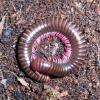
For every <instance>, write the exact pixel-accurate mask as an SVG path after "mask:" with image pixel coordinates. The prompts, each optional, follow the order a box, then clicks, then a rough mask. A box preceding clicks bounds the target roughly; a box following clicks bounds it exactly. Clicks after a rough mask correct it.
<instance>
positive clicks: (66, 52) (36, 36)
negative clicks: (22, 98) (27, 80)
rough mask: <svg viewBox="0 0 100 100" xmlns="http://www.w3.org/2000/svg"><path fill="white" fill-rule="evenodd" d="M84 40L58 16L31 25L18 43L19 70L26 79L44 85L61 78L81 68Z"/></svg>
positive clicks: (83, 55) (71, 26) (70, 25)
mask: <svg viewBox="0 0 100 100" xmlns="http://www.w3.org/2000/svg"><path fill="white" fill-rule="evenodd" d="M85 57H86V41H85V37H84V36H83V34H82V33H81V32H80V31H79V29H78V28H77V27H76V26H75V25H74V24H72V23H71V22H68V20H67V19H63V18H61V17H55V16H52V17H48V18H46V19H43V20H40V22H37V23H35V24H33V25H30V26H29V27H28V28H26V29H25V30H24V32H23V33H22V35H21V37H20V40H19V43H18V59H19V63H20V67H21V68H22V69H23V70H24V71H25V72H26V73H27V75H28V76H29V77H31V78H32V79H34V80H37V81H40V82H47V81H49V80H51V79H52V78H53V77H52V76H55V77H64V76H66V75H67V74H68V73H69V72H70V71H71V70H74V69H75V68H78V67H80V66H82V65H83V63H84V60H85Z"/></svg>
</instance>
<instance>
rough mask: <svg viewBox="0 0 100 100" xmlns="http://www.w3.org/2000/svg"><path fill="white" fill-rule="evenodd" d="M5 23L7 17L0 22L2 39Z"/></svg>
mask: <svg viewBox="0 0 100 100" xmlns="http://www.w3.org/2000/svg"><path fill="white" fill-rule="evenodd" d="M4 23H5V16H3V17H2V20H1V22H0V38H1V36H2V31H3V29H4Z"/></svg>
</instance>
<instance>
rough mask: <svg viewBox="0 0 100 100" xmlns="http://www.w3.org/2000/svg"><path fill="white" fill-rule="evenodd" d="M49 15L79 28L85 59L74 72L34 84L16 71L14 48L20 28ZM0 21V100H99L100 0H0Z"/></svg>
mask: <svg viewBox="0 0 100 100" xmlns="http://www.w3.org/2000/svg"><path fill="white" fill-rule="evenodd" d="M51 15H55V16H61V17H64V18H67V19H68V20H69V21H73V23H75V24H76V25H77V27H79V30H80V31H81V32H82V34H83V35H84V36H85V40H86V42H87V47H88V48H87V57H86V60H85V64H84V65H83V66H80V69H79V71H78V72H74V73H73V74H70V75H69V76H66V77H64V78H57V79H54V80H51V81H50V82H47V83H38V82H36V81H34V80H31V79H30V78H29V77H27V76H26V75H25V73H24V72H23V71H22V70H20V68H19V66H18V62H17V60H16V52H15V51H16V45H17V41H18V37H19V36H20V34H22V32H23V28H25V27H27V26H28V25H29V24H32V23H34V24H35V23H36V21H39V20H40V19H44V18H46V17H47V16H51ZM0 20H1V21H2V22H0V25H1V26H3V29H0V100H100V50H99V47H100V0H0ZM3 20H5V22H4V23H3ZM1 26H0V28H1ZM19 78H21V81H18V80H19ZM23 81H25V82H23ZM21 82H22V83H21Z"/></svg>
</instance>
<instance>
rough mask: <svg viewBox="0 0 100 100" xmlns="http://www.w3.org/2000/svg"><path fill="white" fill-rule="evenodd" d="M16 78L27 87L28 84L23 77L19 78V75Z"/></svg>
mask: <svg viewBox="0 0 100 100" xmlns="http://www.w3.org/2000/svg"><path fill="white" fill-rule="evenodd" d="M17 80H18V81H19V82H20V83H21V84H22V85H23V86H25V87H27V88H28V89H29V84H28V83H27V82H26V81H25V80H24V79H23V78H20V77H17Z"/></svg>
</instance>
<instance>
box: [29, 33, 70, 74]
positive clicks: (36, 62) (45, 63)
mask: <svg viewBox="0 0 100 100" xmlns="http://www.w3.org/2000/svg"><path fill="white" fill-rule="evenodd" d="M57 39H58V40H60V41H59V42H62V45H60V44H59V42H57ZM44 41H45V42H46V43H47V44H46V45H45V44H44V45H43V48H42V49H41V45H42V44H41V42H44ZM51 45H52V46H51ZM59 46H62V47H63V49H64V51H63V52H61V54H60V55H58V54H57V50H58V49H59V48H60V47H59ZM43 49H44V50H43ZM61 49H62V48H61ZM38 50H39V51H40V53H39V52H37V51H38ZM37 53H39V54H40V55H39V54H37ZM56 54H57V55H56ZM41 55H42V56H43V57H44V58H43V57H41ZM55 55H56V56H55ZM70 55H71V44H70V42H69V40H68V39H67V38H66V37H65V36H64V35H63V34H61V33H59V32H48V33H46V34H44V35H41V36H40V37H38V38H37V39H36V40H35V42H34V43H33V47H32V56H31V60H32V69H33V70H36V71H39V72H43V73H45V72H46V73H45V74H49V73H50V72H51V70H52V72H53V73H52V75H56V72H57V71H59V73H60V68H59V67H61V66H62V64H64V63H66V62H67V60H68V59H69V57H70ZM39 56H40V57H41V58H40V57H39ZM55 65H56V69H55V67H54V66H55ZM57 66H59V67H57ZM47 67H48V68H47ZM53 67H54V68H53ZM42 70H43V71H42ZM63 70H64V69H63ZM47 72H48V73H47ZM61 74H62V73H61ZM59 76H60V75H59Z"/></svg>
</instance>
